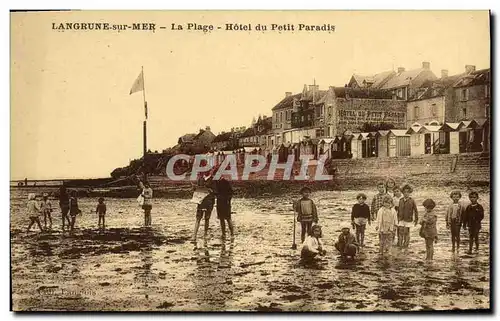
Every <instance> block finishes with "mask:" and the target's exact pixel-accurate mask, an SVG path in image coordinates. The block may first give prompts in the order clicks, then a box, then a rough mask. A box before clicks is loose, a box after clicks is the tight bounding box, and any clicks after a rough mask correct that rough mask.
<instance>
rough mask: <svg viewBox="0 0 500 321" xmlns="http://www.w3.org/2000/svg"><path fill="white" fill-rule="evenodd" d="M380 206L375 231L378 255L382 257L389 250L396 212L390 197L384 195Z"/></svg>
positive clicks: (394, 227)
mask: <svg viewBox="0 0 500 321" xmlns="http://www.w3.org/2000/svg"><path fill="white" fill-rule="evenodd" d="M382 204H383V206H382V207H381V208H380V209H379V210H378V214H377V226H376V227H375V229H376V230H377V231H378V233H379V239H380V254H381V255H384V254H385V253H386V252H388V251H389V249H390V246H391V242H392V234H393V233H394V232H395V230H396V225H397V224H398V218H397V215H396V211H395V210H394V208H393V203H392V197H391V196H389V195H385V196H384V199H383V203H382Z"/></svg>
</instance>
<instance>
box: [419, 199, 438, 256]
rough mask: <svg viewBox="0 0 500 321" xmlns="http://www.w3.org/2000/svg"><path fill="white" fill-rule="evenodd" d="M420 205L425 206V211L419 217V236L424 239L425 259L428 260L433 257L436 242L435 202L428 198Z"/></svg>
mask: <svg viewBox="0 0 500 321" xmlns="http://www.w3.org/2000/svg"><path fill="white" fill-rule="evenodd" d="M422 205H423V206H424V208H425V213H424V215H423V216H422V218H421V219H420V224H421V225H422V227H421V230H420V236H421V237H423V238H424V239H425V252H426V260H428V261H430V260H432V259H433V258H434V243H435V242H437V228H436V222H437V215H436V213H434V208H435V207H436V203H435V202H434V201H433V200H432V199H430V198H428V199H426V200H425V201H424V202H423V203H422Z"/></svg>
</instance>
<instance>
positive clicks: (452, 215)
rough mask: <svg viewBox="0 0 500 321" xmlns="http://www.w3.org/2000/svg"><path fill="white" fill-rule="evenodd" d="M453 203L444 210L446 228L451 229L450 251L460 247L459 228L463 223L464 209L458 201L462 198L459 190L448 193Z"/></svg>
mask: <svg viewBox="0 0 500 321" xmlns="http://www.w3.org/2000/svg"><path fill="white" fill-rule="evenodd" d="M450 198H451V199H452V201H453V203H451V204H450V206H449V207H448V210H447V211H446V228H447V229H448V230H450V231H451V251H452V252H455V248H456V249H457V251H458V249H459V248H460V228H461V227H462V224H463V221H464V219H463V215H464V213H463V212H464V210H463V208H462V206H461V205H460V203H459V202H458V201H459V200H460V198H462V194H461V193H460V191H453V192H451V194H450Z"/></svg>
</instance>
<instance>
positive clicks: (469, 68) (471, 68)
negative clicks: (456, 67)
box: [465, 65, 476, 74]
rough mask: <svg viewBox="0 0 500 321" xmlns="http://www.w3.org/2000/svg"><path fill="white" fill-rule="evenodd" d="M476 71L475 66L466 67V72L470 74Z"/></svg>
mask: <svg viewBox="0 0 500 321" xmlns="http://www.w3.org/2000/svg"><path fill="white" fill-rule="evenodd" d="M473 71H476V66H474V65H465V72H466V73H468V74H470V73H471V72H473Z"/></svg>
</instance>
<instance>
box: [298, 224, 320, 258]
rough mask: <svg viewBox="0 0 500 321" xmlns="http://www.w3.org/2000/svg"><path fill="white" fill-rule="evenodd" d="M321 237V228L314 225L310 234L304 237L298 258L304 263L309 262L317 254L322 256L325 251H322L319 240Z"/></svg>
mask: <svg viewBox="0 0 500 321" xmlns="http://www.w3.org/2000/svg"><path fill="white" fill-rule="evenodd" d="M322 237H323V232H322V231H321V226H319V225H314V226H313V227H312V228H311V233H310V234H309V235H308V236H307V237H306V239H305V240H304V243H303V245H302V251H301V252H300V257H301V259H302V260H304V261H311V260H313V259H314V258H316V256H317V255H318V254H319V255H320V256H324V255H325V254H326V251H325V250H324V249H323V242H322V241H321V238H322Z"/></svg>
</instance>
